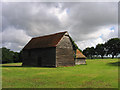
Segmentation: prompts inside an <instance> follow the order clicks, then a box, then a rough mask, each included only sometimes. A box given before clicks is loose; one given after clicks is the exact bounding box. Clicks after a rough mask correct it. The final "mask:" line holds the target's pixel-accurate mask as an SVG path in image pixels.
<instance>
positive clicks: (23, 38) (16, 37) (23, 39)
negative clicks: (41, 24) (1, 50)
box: [2, 27, 31, 51]
mask: <svg viewBox="0 0 120 90" xmlns="http://www.w3.org/2000/svg"><path fill="white" fill-rule="evenodd" d="M30 39H31V37H30V36H28V35H27V34H26V33H25V31H24V30H21V29H20V30H16V28H14V27H9V28H7V29H5V30H4V31H3V32H2V44H3V46H4V47H7V48H10V49H12V50H14V51H17V50H20V49H22V48H23V47H24V45H25V44H26V43H27V42H28V41H29V40H30Z"/></svg>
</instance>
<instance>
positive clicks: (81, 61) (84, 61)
mask: <svg viewBox="0 0 120 90" xmlns="http://www.w3.org/2000/svg"><path fill="white" fill-rule="evenodd" d="M75 64H76V65H80V64H86V60H85V58H76V59H75Z"/></svg>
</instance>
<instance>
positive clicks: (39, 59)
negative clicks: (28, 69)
mask: <svg viewBox="0 0 120 90" xmlns="http://www.w3.org/2000/svg"><path fill="white" fill-rule="evenodd" d="M38 66H39V67H41V66H42V58H41V57H38Z"/></svg>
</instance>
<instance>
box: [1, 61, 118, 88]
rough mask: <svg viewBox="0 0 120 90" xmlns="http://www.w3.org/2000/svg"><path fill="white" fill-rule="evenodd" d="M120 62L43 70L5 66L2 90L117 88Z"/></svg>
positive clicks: (14, 64) (15, 64) (16, 65)
mask: <svg viewBox="0 0 120 90" xmlns="http://www.w3.org/2000/svg"><path fill="white" fill-rule="evenodd" d="M117 62H118V59H103V60H102V59H97V60H95V59H93V60H90V59H89V60H87V65H77V66H73V67H58V68H43V67H20V65H21V63H11V64H3V68H2V87H3V88H118V66H117V65H116V64H114V63H117Z"/></svg>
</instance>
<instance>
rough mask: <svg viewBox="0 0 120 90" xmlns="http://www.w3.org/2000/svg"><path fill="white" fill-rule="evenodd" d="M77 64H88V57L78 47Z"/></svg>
mask: <svg viewBox="0 0 120 90" xmlns="http://www.w3.org/2000/svg"><path fill="white" fill-rule="evenodd" d="M75 64H76V65H79V64H86V57H85V56H84V55H83V54H82V53H81V52H80V51H79V50H78V49H77V50H76V59H75Z"/></svg>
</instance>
